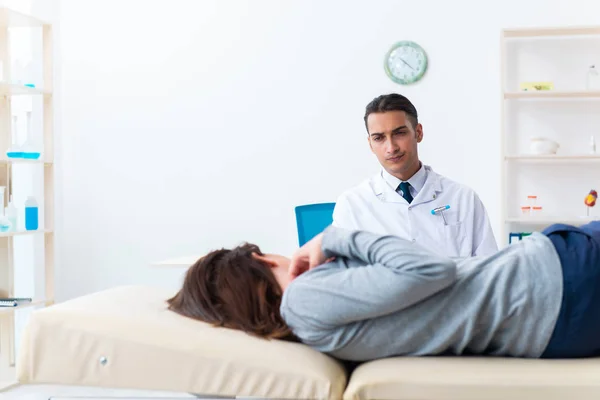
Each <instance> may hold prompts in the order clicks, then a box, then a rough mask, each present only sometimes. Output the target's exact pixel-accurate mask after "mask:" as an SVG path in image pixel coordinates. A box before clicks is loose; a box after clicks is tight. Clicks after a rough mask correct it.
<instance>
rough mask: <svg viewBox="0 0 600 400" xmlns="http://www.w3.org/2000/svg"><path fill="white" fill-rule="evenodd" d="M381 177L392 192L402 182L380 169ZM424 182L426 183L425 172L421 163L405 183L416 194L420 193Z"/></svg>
mask: <svg viewBox="0 0 600 400" xmlns="http://www.w3.org/2000/svg"><path fill="white" fill-rule="evenodd" d="M381 176H382V177H383V179H384V180H385V182H386V183H387V184H388V185H389V186H390V187H391V188H392V189H393V190H394V191H396V190H397V189H398V186H399V185H400V183H402V182H403V181H402V180H401V179H398V178H396V177H395V176H394V175H392V174H390V173H389V172H387V171H386V170H385V168H383V169H382V171H381ZM425 181H427V170H426V169H425V166H424V165H423V163H421V167H420V168H419V170H418V171H417V172H416V173H415V174H414V175H413V176H411V177H410V179H409V180H408V181H407V182H408V183H409V184H410V186H412V187H413V189H415V191H416V192H417V193H418V192H420V191H421V189H423V186H425Z"/></svg>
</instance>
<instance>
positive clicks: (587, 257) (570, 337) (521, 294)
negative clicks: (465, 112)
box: [168, 222, 600, 361]
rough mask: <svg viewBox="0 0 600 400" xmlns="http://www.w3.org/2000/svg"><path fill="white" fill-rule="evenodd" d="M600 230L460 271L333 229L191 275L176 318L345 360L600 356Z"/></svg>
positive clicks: (222, 254)
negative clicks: (294, 247) (285, 249)
mask: <svg viewBox="0 0 600 400" xmlns="http://www.w3.org/2000/svg"><path fill="white" fill-rule="evenodd" d="M599 263H600V222H592V223H590V224H588V225H585V226H582V227H581V228H576V227H572V226H567V225H553V226H551V227H549V228H547V229H546V230H544V231H543V232H536V233H533V234H532V235H531V236H528V237H527V238H525V239H524V240H522V241H520V242H518V243H516V244H511V245H509V246H508V247H506V248H504V249H502V250H500V251H498V252H497V253H496V254H495V255H492V256H489V257H474V258H466V259H450V258H445V257H441V256H438V255H436V254H434V253H432V252H430V251H428V250H427V249H425V248H423V247H421V246H420V245H418V244H415V243H413V242H410V241H407V240H404V239H400V238H398V237H394V236H386V235H377V234H373V233H368V232H362V231H348V230H344V229H341V228H336V227H333V226H330V227H328V228H327V229H326V230H325V231H324V232H323V233H322V234H320V235H319V236H317V237H315V238H314V239H313V240H311V241H310V242H309V243H307V244H306V245H305V246H303V247H302V248H301V249H299V250H298V252H297V253H296V254H295V255H294V256H293V257H292V259H288V258H286V257H283V256H280V255H273V254H263V253H262V252H261V251H260V249H259V248H258V247H257V246H255V245H252V244H245V245H243V246H240V247H237V248H234V249H231V250H227V249H222V250H217V251H213V252H211V253H209V254H207V255H206V256H204V257H202V258H201V259H199V260H198V261H197V262H196V263H195V264H194V265H192V266H191V267H190V269H189V270H188V272H187V275H186V277H185V281H184V283H183V287H182V289H181V290H180V291H179V292H178V293H177V294H176V295H175V296H174V297H173V298H171V299H169V300H168V303H169V308H170V309H171V310H173V311H174V312H177V313H179V314H182V315H184V316H187V317H191V318H195V319H198V320H201V321H205V322H208V323H211V324H214V325H216V326H222V327H227V328H233V329H238V330H242V331H245V332H247V333H249V334H252V335H256V336H259V337H263V338H271V339H282V340H296V341H300V342H302V343H305V344H306V345H308V346H311V347H312V348H314V349H316V350H319V351H321V352H324V353H327V354H330V355H332V356H334V357H337V358H339V359H343V360H351V361H367V360H372V359H378V358H383V357H390V356H403V355H405V356H426V355H440V354H445V355H448V354H454V355H466V354H469V355H475V354H477V355H489V356H512V357H528V358H572V357H587V356H594V355H597V354H599V353H600V290H598V288H600V264H599Z"/></svg>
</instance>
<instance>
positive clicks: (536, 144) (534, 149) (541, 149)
mask: <svg viewBox="0 0 600 400" xmlns="http://www.w3.org/2000/svg"><path fill="white" fill-rule="evenodd" d="M559 147H560V145H559V144H558V143H557V142H555V141H554V140H550V139H548V138H545V137H536V138H532V139H531V140H530V142H529V149H530V151H531V153H532V154H538V155H544V154H556V152H557V151H558V148H559Z"/></svg>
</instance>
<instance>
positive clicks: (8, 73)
mask: <svg viewBox="0 0 600 400" xmlns="http://www.w3.org/2000/svg"><path fill="white" fill-rule="evenodd" d="M23 30H26V31H27V32H28V34H29V35H30V37H31V38H32V43H33V42H35V39H37V42H36V43H39V44H40V46H39V47H40V48H39V52H38V54H37V55H36V54H35V52H34V51H33V48H34V46H33V45H32V46H31V48H32V57H33V61H32V65H37V66H39V68H37V69H35V68H32V70H34V72H32V73H31V74H32V76H35V77H34V78H33V80H34V81H35V84H34V85H35V87H30V86H26V83H27V84H30V83H31V82H29V81H28V82H22V81H18V80H17V81H15V79H16V71H15V70H14V68H13V64H14V63H13V62H14V59H13V54H12V51H13V50H14V48H11V43H12V41H11V36H12V35H15V32H16V31H21V32H23ZM52 53H53V48H52V26H51V25H50V24H48V23H46V22H44V21H41V20H38V19H37V18H34V17H31V16H28V15H25V14H22V13H19V12H15V11H13V10H10V9H7V8H1V7H0V63H1V73H0V186H5V187H6V191H5V195H4V198H3V199H2V202H1V205H2V210H4V207H6V206H7V205H8V200H9V199H10V195H14V198H15V200H17V199H18V196H21V197H22V196H23V194H22V193H21V194H19V191H22V192H26V193H28V195H35V197H36V200H37V202H38V206H39V228H38V229H37V230H25V225H24V219H25V213H24V204H23V203H21V202H20V201H18V200H17V204H16V206H17V210H18V212H19V216H18V219H19V223H18V227H17V229H16V230H15V231H13V230H11V231H8V232H0V297H32V298H33V301H32V302H31V303H26V304H24V305H20V306H18V307H10V308H9V307H2V308H0V392H1V391H3V390H5V389H8V388H10V387H12V386H14V385H15V384H16V382H15V378H16V377H15V359H16V354H15V353H16V351H17V348H16V343H17V342H18V339H19V338H18V336H17V334H18V333H17V329H16V325H18V324H17V323H16V322H18V321H17V320H18V318H17V317H18V316H19V313H21V312H26V311H31V310H32V309H34V308H37V307H44V306H48V305H51V304H53V303H54V231H53V227H54V140H53V137H54V132H53V125H54V123H53V121H54V118H53V113H54V111H53V96H52V82H53V60H52ZM23 99H26V101H28V102H29V101H30V104H31V115H32V120H35V121H36V122H38V123H37V125H35V127H34V124H32V125H31V128H30V129H31V131H30V132H31V133H32V136H35V135H34V134H33V133H35V134H38V135H37V137H36V145H38V146H40V147H41V152H42V155H41V158H40V159H39V160H25V159H9V158H8V157H7V155H6V152H7V150H8V149H9V147H10V146H11V144H12V141H13V138H14V136H13V126H12V125H13V118H12V116H13V113H15V112H17V111H15V109H16V108H18V107H15V104H16V103H15V102H17V103H18V104H19V105H20V106H22V104H23V102H22V101H21V100H23ZM19 144H20V143H19ZM19 180H29V181H30V182H25V183H22V182H19ZM20 240H25V241H28V242H27V243H25V244H26V245H28V246H30V249H29V248H23V247H22V246H21V245H22V244H23V243H19V242H18V241H20ZM38 253H40V254H41V256H39V257H38ZM19 254H25V255H26V256H28V257H29V259H30V261H31V264H32V265H33V267H32V268H31V270H32V271H33V277H32V279H31V283H30V284H29V282H27V283H28V286H30V287H31V293H27V294H31V295H26V296H23V293H18V288H17V287H16V282H17V281H18V277H19V276H20V274H21V273H22V270H24V269H26V267H27V266H25V265H23V264H24V263H23V262H22V259H19V257H18V256H19ZM0 397H1V395H0Z"/></svg>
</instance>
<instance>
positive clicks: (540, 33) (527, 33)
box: [503, 26, 600, 38]
mask: <svg viewBox="0 0 600 400" xmlns="http://www.w3.org/2000/svg"><path fill="white" fill-rule="evenodd" d="M503 33H504V37H505V38H531V37H549V36H550V37H552V36H590V35H600V27H598V26H582V27H570V26H569V27H564V28H521V29H505V30H504V31H503Z"/></svg>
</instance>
